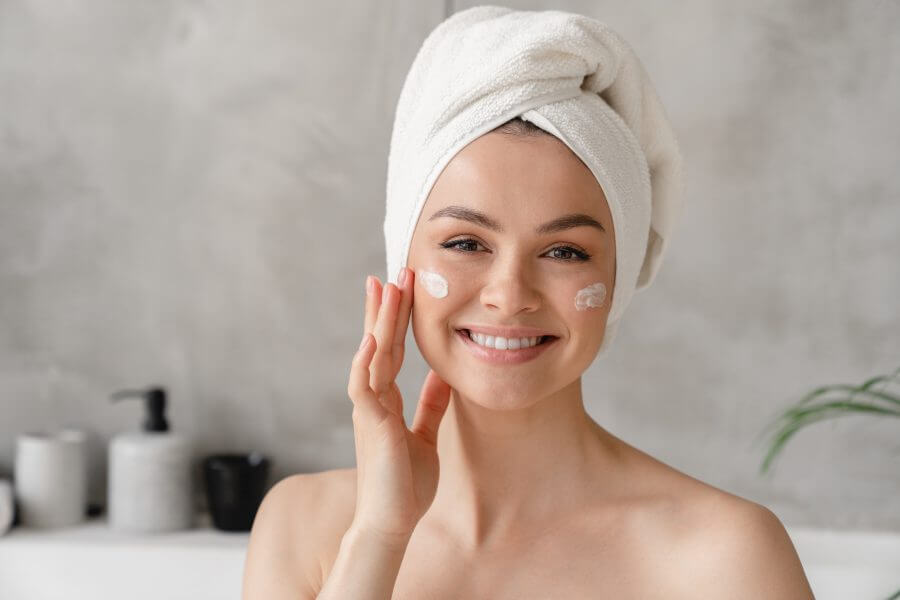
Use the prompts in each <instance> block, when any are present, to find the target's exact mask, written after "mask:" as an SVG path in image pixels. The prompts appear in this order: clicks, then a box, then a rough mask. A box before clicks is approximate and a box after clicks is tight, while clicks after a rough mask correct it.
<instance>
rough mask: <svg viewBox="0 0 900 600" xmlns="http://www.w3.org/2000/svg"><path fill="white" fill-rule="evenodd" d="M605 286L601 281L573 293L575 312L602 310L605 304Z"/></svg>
mask: <svg viewBox="0 0 900 600" xmlns="http://www.w3.org/2000/svg"><path fill="white" fill-rule="evenodd" d="M606 297H607V293H606V284H604V283H603V282H602V281H598V282H596V283H591V284H588V285H586V286H584V287H583V288H581V289H579V290H578V291H577V292H575V298H574V304H575V310H577V311H579V312H584V311H588V310H593V309H597V308H603V305H604V303H605V302H606Z"/></svg>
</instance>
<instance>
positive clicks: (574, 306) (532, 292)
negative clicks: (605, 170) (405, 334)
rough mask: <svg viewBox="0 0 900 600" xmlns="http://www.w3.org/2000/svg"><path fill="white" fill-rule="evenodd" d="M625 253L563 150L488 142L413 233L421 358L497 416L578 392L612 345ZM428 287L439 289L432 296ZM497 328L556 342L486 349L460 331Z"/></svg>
mask: <svg viewBox="0 0 900 600" xmlns="http://www.w3.org/2000/svg"><path fill="white" fill-rule="evenodd" d="M564 217H568V220H563V221H562V222H557V224H556V226H555V227H543V229H541V228H542V226H547V225H548V224H552V223H554V222H555V221H557V220H558V219H561V218H564ZM590 221H594V222H596V223H597V224H599V226H600V227H602V229H601V228H600V227H598V226H595V225H590V224H585V223H586V222H590ZM572 225H574V226H572ZM615 248H616V244H615V237H614V231H613V224H612V216H611V214H610V211H609V206H608V204H607V202H606V198H605V196H604V194H603V191H602V189H601V188H600V186H599V184H598V183H597V180H596V179H595V178H594V176H593V174H592V173H591V172H590V170H589V169H588V168H587V167H586V166H585V165H584V163H582V162H581V160H580V159H579V158H578V157H577V156H575V154H573V153H572V151H571V150H569V148H568V147H566V146H565V144H563V143H562V142H561V141H559V140H557V139H556V138H555V137H551V136H539V137H520V136H512V135H509V134H504V133H499V132H492V133H488V134H486V135H483V136H481V137H480V138H478V139H476V140H475V141H473V142H472V143H470V144H469V145H468V146H466V147H465V148H463V150H461V151H460V152H459V153H458V154H457V155H456V156H455V157H454V158H453V159H452V160H451V161H450V163H449V164H448V165H447V167H446V168H445V169H444V171H443V172H442V173H441V175H440V176H439V177H438V180H437V181H436V182H435V185H434V186H433V188H432V190H431V193H430V195H429V196H428V199H427V201H426V202H425V206H424V208H423V210H422V214H421V217H420V218H419V221H418V224H417V225H416V229H415V232H414V234H413V239H412V243H411V246H410V254H409V260H408V262H407V264H408V266H409V267H410V268H411V269H413V270H414V271H415V273H416V281H415V292H414V301H413V310H412V324H413V334H414V335H415V338H416V343H417V344H418V346H419V349H420V351H421V352H422V356H424V358H425V360H426V361H427V362H428V364H429V365H430V366H431V367H432V368H433V369H434V370H435V372H437V373H438V375H440V377H441V378H442V379H444V381H446V382H447V383H449V384H450V385H451V386H452V387H453V388H454V389H456V390H457V391H458V392H459V393H460V394H462V395H463V396H464V397H466V398H468V399H471V400H473V401H476V402H478V403H480V404H482V405H483V406H485V407H487V408H494V409H515V408H522V407H524V406H528V405H531V404H533V403H535V402H537V401H539V400H541V399H542V398H545V397H547V396H548V395H550V394H552V393H554V392H556V391H558V390H560V389H562V388H563V387H565V386H567V385H569V384H571V383H572V382H573V381H575V380H576V379H577V378H579V377H580V376H581V374H582V373H583V372H584V371H585V370H586V369H587V367H588V366H589V365H590V363H591V362H592V361H593V359H594V357H595V356H596V354H597V351H598V350H599V347H600V344H601V342H602V341H603V336H604V333H605V331H606V318H607V315H608V313H609V309H610V304H611V301H612V293H613V284H614V282H615ZM426 271H427V272H428V273H433V274H435V275H429V274H428V273H426ZM429 279H430V280H431V281H432V282H437V284H438V285H437V286H436V287H437V288H438V289H437V290H435V287H432V292H429V291H428V287H427V285H426V284H428V283H429ZM444 280H446V293H445V294H444V293H442V291H441V290H440V288H443V281H444ZM491 327H493V328H532V329H533V330H534V331H531V332H525V331H521V332H506V333H509V335H508V336H505V337H515V338H518V337H519V336H517V335H516V334H517V333H523V334H525V333H530V335H522V336H521V337H534V336H535V335H537V334H538V333H544V334H547V335H551V336H554V339H551V340H550V341H549V342H546V343H544V344H541V345H540V346H538V347H537V348H534V349H532V350H522V349H520V350H517V351H510V350H500V349H496V348H495V349H492V350H485V349H484V348H483V347H482V346H479V345H478V344H476V342H475V341H473V340H472V339H469V337H467V336H466V334H465V332H464V331H461V330H466V329H469V330H475V331H477V330H478V329H480V328H483V329H488V330H489V328H491ZM482 341H484V340H482ZM501 345H502V342H501ZM529 354H532V355H533V356H529Z"/></svg>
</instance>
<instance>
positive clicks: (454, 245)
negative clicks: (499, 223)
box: [441, 238, 591, 262]
mask: <svg viewBox="0 0 900 600" xmlns="http://www.w3.org/2000/svg"><path fill="white" fill-rule="evenodd" d="M479 244H480V242H479V241H478V240H475V239H472V238H463V239H459V240H450V241H448V242H442V243H441V247H442V248H446V249H447V250H452V251H454V252H463V253H468V252H476V251H477V248H478V245H479ZM460 245H465V246H466V247H467V248H470V249H468V250H463V249H462V247H461V246H460ZM556 251H561V252H565V253H568V255H569V258H563V257H560V256H555V257H553V259H554V260H558V261H561V262H585V261H588V260H590V258H591V255H590V254H588V253H587V252H584V251H582V250H579V249H578V248H573V247H572V246H565V245H563V246H554V247H553V248H551V249H550V250H548V251H547V254H549V253H551V252H556Z"/></svg>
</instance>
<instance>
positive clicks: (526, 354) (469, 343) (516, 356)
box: [456, 329, 559, 365]
mask: <svg viewBox="0 0 900 600" xmlns="http://www.w3.org/2000/svg"><path fill="white" fill-rule="evenodd" d="M456 336H457V337H458V338H459V339H460V340H461V341H462V343H463V344H465V346H466V348H468V349H469V352H471V353H472V354H474V355H475V356H476V357H477V358H480V359H481V360H483V361H485V362H489V363H491V364H495V365H516V364H519V363H523V362H528V361H529V360H532V359H534V358H537V357H538V356H539V355H540V354H541V353H543V352H544V351H545V350H546V349H547V348H549V347H550V346H552V345H553V344H555V343H556V341H557V340H558V339H559V338H557V337H550V338H549V339H548V340H547V341H545V342H543V343H539V344H537V345H536V346H531V347H529V348H519V349H518V350H497V349H496V348H486V347H485V346H481V345H479V344H476V343H475V342H474V341H473V340H472V338H470V337H469V335H468V334H467V333H466V331H465V330H463V329H457V330H456Z"/></svg>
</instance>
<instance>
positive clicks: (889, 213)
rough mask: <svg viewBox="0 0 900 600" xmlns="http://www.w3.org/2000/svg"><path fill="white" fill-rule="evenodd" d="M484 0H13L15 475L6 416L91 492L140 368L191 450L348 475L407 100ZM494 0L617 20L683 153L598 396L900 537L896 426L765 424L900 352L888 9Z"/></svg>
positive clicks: (10, 168)
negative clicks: (661, 236) (390, 179)
mask: <svg viewBox="0 0 900 600" xmlns="http://www.w3.org/2000/svg"><path fill="white" fill-rule="evenodd" d="M469 5H470V4H468V3H465V2H457V3H456V4H455V5H454V4H452V3H450V4H448V3H445V2H444V1H443V0H440V1H438V0H431V1H428V2H422V1H419V0H396V1H392V2H361V1H360V2H344V3H341V2H331V3H327V4H325V3H315V2H281V1H276V0H269V1H265V2H253V3H248V2H244V3H205V2H175V1H167V2H166V1H160V2H129V3H123V2H119V1H117V0H116V1H114V0H105V1H95V2H69V3H53V2H36V1H25V0H6V1H3V2H0V474H3V473H6V474H9V473H10V472H11V471H12V464H13V456H14V442H15V436H16V434H17V433H19V432H22V431H30V430H41V429H54V428H57V427H62V426H78V427H82V428H85V429H87V430H88V431H89V432H90V434H91V443H92V461H93V467H94V473H93V481H92V486H91V494H92V497H93V498H94V499H95V501H100V502H102V500H103V497H104V493H105V470H104V469H105V451H106V450H105V448H106V443H107V441H108V439H109V437H110V436H111V435H113V434H115V433H117V432H119V431H122V430H125V429H133V428H135V427H136V426H137V424H138V421H139V407H138V406H137V405H110V404H109V402H108V401H107V397H108V395H109V393H110V392H112V391H113V390H116V389H119V388H121V387H132V386H138V385H144V384H148V383H151V382H160V383H164V384H165V385H167V386H168V387H169V389H170V391H171V400H172V410H171V417H172V422H173V425H174V427H175V428H176V429H177V430H179V431H181V432H183V433H185V434H187V435H189V436H190V437H191V438H192V439H193V440H194V443H195V447H196V452H197V457H198V458H199V457H201V456H203V455H204V454H207V453H211V452H220V451H246V450H250V449H257V450H261V451H263V452H265V453H267V454H269V455H270V456H271V457H272V458H273V459H274V461H275V471H274V473H273V477H274V478H275V479H277V478H280V477H283V476H284V475H287V474H289V473H292V472H298V471H317V470H324V469H329V468H335V467H344V466H352V465H353V464H354V449H353V431H352V424H351V420H350V412H351V403H350V401H349V400H348V399H347V398H346V395H345V390H346V374H347V371H348V368H349V361H350V358H351V356H352V354H353V352H354V349H355V347H356V344H357V342H358V340H359V336H360V333H361V326H362V293H363V292H362V291H363V280H364V277H365V275H366V274H367V273H375V274H377V275H379V276H381V277H383V276H384V272H383V270H384V249H383V238H382V230H381V220H382V219H383V214H384V213H383V201H384V181H385V171H386V161H387V151H388V141H389V136H390V131H391V124H392V120H393V111H394V106H395V103H396V100H397V97H398V95H399V92H400V87H401V85H402V82H403V78H404V76H405V74H406V70H407V69H408V67H409V65H410V63H411V61H412V59H413V56H414V55H415V52H416V50H417V49H418V47H419V44H420V43H421V41H422V40H423V39H424V37H425V35H426V34H427V33H428V32H429V31H430V30H431V28H433V27H434V26H435V25H437V23H439V22H440V21H441V20H442V19H443V18H444V17H445V16H446V15H447V14H449V13H450V12H453V11H455V10H459V9H462V8H466V7H468V6H469ZM509 5H510V6H515V7H519V8H529V9H538V8H559V9H564V10H573V11H577V12H582V13H584V14H588V15H591V16H594V17H597V18H600V19H602V20H606V21H607V22H609V23H610V24H611V25H612V26H613V27H615V28H616V29H617V30H619V31H620V32H621V33H623V34H624V35H625V37H626V38H627V39H629V41H630V42H631V43H632V45H633V46H634V47H635V49H636V50H637V51H638V53H639V55H640V56H641V57H642V59H643V60H644V63H645V65H646V66H647V69H648V71H649V72H650V74H651V76H652V77H653V79H654V81H655V83H656V85H657V88H658V90H659V92H660V95H661V96H662V98H663V101H664V103H665V104H666V107H667V109H668V112H669V115H670V117H671V119H672V121H673V123H674V125H675V128H676V130H677V132H678V135H679V137H680V141H681V144H682V147H683V150H684V153H685V159H686V167H687V175H688V206H687V210H686V213H685V219H684V222H683V224H682V226H681V229H680V231H679V234H678V237H677V238H676V239H675V241H674V244H673V246H672V249H671V251H670V254H669V255H668V258H667V263H666V265H664V268H663V270H662V271H661V273H660V275H659V277H658V279H657V281H656V283H655V285H654V286H653V287H651V288H650V289H649V290H648V291H646V292H644V293H642V294H639V295H638V296H636V297H635V299H634V301H633V302H632V304H631V306H630V308H629V312H628V314H627V316H626V317H625V321H624V323H623V328H622V330H621V332H620V336H619V338H618V339H617V341H616V346H615V347H614V348H613V350H612V352H611V355H610V356H609V357H608V358H606V359H605V360H601V361H598V362H596V363H595V364H594V365H593V366H592V367H591V369H590V370H589V372H588V373H587V374H586V376H585V386H584V387H585V395H586V398H587V404H588V409H589V411H590V413H591V414H592V415H593V416H594V418H595V419H596V420H597V421H598V422H600V423H602V424H603V425H604V426H606V427H607V428H609V429H610V430H611V431H613V432H614V433H616V434H617V435H619V436H621V437H623V438H624V439H626V440H627V441H629V442H630V443H632V444H634V445H636V446H638V447H640V448H642V449H644V450H645V451H647V452H649V453H651V454H653V455H655V456H656V457H658V458H660V459H661V460H663V461H665V462H668V463H669V464H671V465H673V466H675V467H676V468H679V469H681V470H683V471H685V472H687V473H689V474H691V475H693V476H695V477H697V478H700V479H703V480H705V481H708V482H709V483H711V484H713V485H717V486H719V487H722V488H724V489H727V490H729V491H731V492H733V493H736V494H739V495H742V496H745V497H748V498H750V499H753V500H755V501H758V502H761V503H763V504H766V505H767V506H769V507H770V508H772V509H773V510H774V511H775V512H776V513H777V514H778V515H779V516H780V517H781V518H782V519H783V520H784V521H785V522H787V523H789V524H796V525H820V526H829V527H840V528H851V527H859V528H873V529H894V530H900V510H898V504H897V500H896V499H897V498H898V497H900V435H898V434H900V421H897V420H891V419H887V418H882V419H876V418H866V417H849V418H845V419H841V420H839V421H834V422H832V423H824V424H818V425H816V426H814V427H812V428H810V429H809V430H807V431H804V432H801V433H800V434H799V435H798V436H797V438H796V439H795V441H793V442H792V443H791V444H790V445H789V446H788V448H787V450H786V453H785V454H784V456H783V457H782V459H781V460H780V461H779V462H778V463H777V465H776V471H775V473H774V474H773V475H772V476H771V477H765V478H763V477H759V476H758V475H757V473H756V470H757V467H758V465H759V462H760V459H761V457H762V453H763V448H762V446H761V445H760V444H759V442H757V441H755V440H756V436H757V434H758V433H759V431H760V430H761V429H762V428H763V426H764V425H765V424H766V423H767V422H768V420H769V419H771V418H772V417H773V416H774V415H775V413H776V412H777V411H778V410H779V409H780V408H782V407H785V406H787V405H788V404H789V403H790V402H792V401H794V400H796V399H797V398H798V397H799V396H800V395H802V394H803V393H804V392H806V391H807V390H809V389H811V388H812V387H814V386H817V385H820V384H824V383H838V382H846V383H857V382H860V381H862V380H863V379H865V378H866V377H868V376H871V375H874V374H880V373H886V372H889V371H891V370H893V369H894V368H896V367H897V366H900V318H898V308H897V298H898V297H900V277H898V274H900V267H898V261H897V257H898V256H900V236H898V235H897V231H898V224H900V203H898V192H900V180H898V178H897V177H896V175H895V170H896V165H897V162H898V154H900V152H898V151H900V120H898V117H897V112H896V106H897V105H898V103H900V38H898V36H897V35H896V31H898V29H900V5H898V4H897V3H895V2H856V3H849V2H839V1H831V2H812V1H809V0H805V1H804V0H794V1H791V2H774V1H769V2H758V1H753V2H751V1H749V0H744V1H742V2H729V3H722V2H715V1H713V0H694V1H691V2H678V3H671V2H665V1H662V0H657V1H650V2H643V3H640V4H635V3H626V2H618V3H613V2H595V1H591V2H587V1H580V2H579V1H570V2H558V3H550V2H532V3H525V2H513V3H509ZM408 346H409V348H410V351H409V352H408V360H407V365H406V367H405V370H404V372H403V375H402V381H401V387H402V388H403V390H404V392H405V393H406V394H407V397H410V398H415V397H416V396H417V391H418V386H419V385H420V382H421V380H422V377H424V374H425V372H426V368H425V364H424V362H423V360H422V358H421V356H420V355H419V354H418V352H417V351H416V349H415V344H414V341H413V339H412V336H411V335H410V336H409V338H408ZM412 404H413V403H412V402H410V403H409V405H408V406H407V414H408V416H409V417H410V418H411V417H412V414H413V410H414V407H413V406H412Z"/></svg>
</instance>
